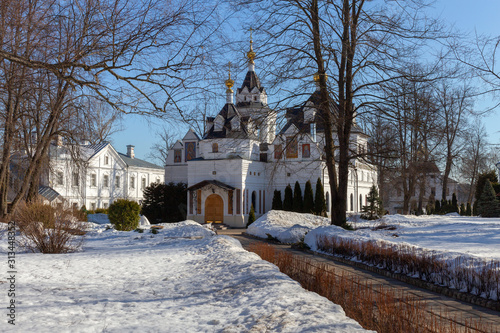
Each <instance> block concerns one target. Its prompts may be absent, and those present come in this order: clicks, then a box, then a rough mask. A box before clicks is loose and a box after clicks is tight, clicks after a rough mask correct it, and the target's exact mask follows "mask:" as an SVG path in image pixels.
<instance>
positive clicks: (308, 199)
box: [303, 180, 314, 214]
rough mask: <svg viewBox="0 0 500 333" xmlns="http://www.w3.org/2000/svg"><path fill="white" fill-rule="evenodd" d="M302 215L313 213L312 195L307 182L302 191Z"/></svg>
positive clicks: (310, 187) (309, 183)
mask: <svg viewBox="0 0 500 333" xmlns="http://www.w3.org/2000/svg"><path fill="white" fill-rule="evenodd" d="M303 208H304V209H303V211H304V213H309V214H313V213H314V194H313V189H312V185H311V182H310V181H309V180H308V181H307V183H306V188H305V190H304V207H303Z"/></svg>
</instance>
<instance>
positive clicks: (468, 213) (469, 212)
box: [465, 202, 472, 216]
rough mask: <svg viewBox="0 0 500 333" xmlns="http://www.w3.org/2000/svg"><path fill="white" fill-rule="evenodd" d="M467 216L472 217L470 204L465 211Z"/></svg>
mask: <svg viewBox="0 0 500 333" xmlns="http://www.w3.org/2000/svg"><path fill="white" fill-rule="evenodd" d="M465 216H472V207H471V205H470V202H468V203H467V208H466V209H465Z"/></svg>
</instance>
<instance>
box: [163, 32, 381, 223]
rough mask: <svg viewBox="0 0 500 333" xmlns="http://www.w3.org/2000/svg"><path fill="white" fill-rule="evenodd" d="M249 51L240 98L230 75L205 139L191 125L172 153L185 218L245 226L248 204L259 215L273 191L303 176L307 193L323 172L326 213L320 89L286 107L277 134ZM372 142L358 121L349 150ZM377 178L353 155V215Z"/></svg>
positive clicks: (169, 166)
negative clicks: (183, 188)
mask: <svg viewBox="0 0 500 333" xmlns="http://www.w3.org/2000/svg"><path fill="white" fill-rule="evenodd" d="M247 56H248V72H247V74H246V76H245V79H244V81H243V83H242V85H241V88H239V89H237V91H236V101H235V100H234V98H233V94H234V92H233V90H232V87H233V85H234V81H233V80H232V79H231V74H229V79H228V80H226V86H227V90H226V95H227V97H226V104H225V105H224V107H223V108H222V110H220V112H219V114H218V115H217V116H216V117H207V119H206V132H205V133H204V135H203V137H201V138H200V137H199V136H198V135H197V134H196V133H195V132H194V131H193V130H189V131H188V132H187V134H186V135H185V136H184V138H183V139H182V140H179V141H177V142H176V143H175V145H174V146H173V147H172V149H171V150H169V153H168V157H167V160H166V166H165V182H166V183H168V182H170V181H172V182H185V183H187V184H188V198H187V207H188V208H187V218H188V219H191V220H195V221H197V222H199V223H205V222H213V223H224V224H226V225H229V226H232V227H244V226H246V223H247V220H248V214H249V212H250V209H251V205H253V207H254V209H255V215H256V217H257V218H258V217H259V216H261V215H262V214H265V213H266V212H267V211H269V210H271V205H272V199H273V193H274V190H280V191H281V197H282V198H284V190H285V187H286V186H287V185H288V184H290V185H291V186H292V188H293V186H294V184H295V182H296V181H298V182H299V184H300V185H301V188H302V192H304V188H305V183H306V182H307V181H308V180H309V181H310V182H311V184H312V185H313V189H315V184H316V181H317V179H318V177H319V178H320V179H321V181H322V183H323V185H324V188H325V197H326V198H325V199H326V202H327V213H328V214H329V213H330V211H331V207H330V205H331V204H332V203H331V202H330V201H331V200H330V193H331V191H330V190H329V178H328V172H327V169H326V163H325V158H324V157H323V147H324V146H325V143H324V136H325V133H324V130H323V127H322V126H321V122H320V121H319V115H318V109H317V103H316V102H317V100H318V94H319V92H312V94H311V95H310V97H309V98H308V99H307V100H306V101H305V102H304V103H302V104H301V105H299V106H297V107H294V108H290V109H288V110H286V124H285V126H284V127H283V128H281V129H280V130H279V131H278V132H277V129H276V118H277V114H276V112H275V111H274V110H272V109H270V108H269V106H268V103H267V93H266V90H265V88H264V87H263V86H262V85H261V83H260V80H259V78H258V76H257V74H256V73H255V64H254V58H255V53H254V52H253V49H252V41H250V51H249V52H248V54H247ZM333 135H334V136H335V133H333ZM367 139H368V136H367V135H366V134H364V133H363V132H362V131H361V130H360V128H359V127H358V126H357V125H354V126H353V130H352V133H351V142H352V149H357V150H361V151H363V150H364V151H366V145H367ZM376 179H377V172H376V169H375V167H373V166H372V165H370V164H367V163H365V162H363V161H361V160H353V162H352V168H351V170H350V172H349V187H348V202H347V203H348V206H347V209H348V211H349V212H352V213H355V212H359V211H360V210H361V207H362V206H363V205H366V204H367V202H366V198H367V195H368V192H369V190H370V187H371V186H372V185H373V184H375V183H376ZM333 204H335V203H333Z"/></svg>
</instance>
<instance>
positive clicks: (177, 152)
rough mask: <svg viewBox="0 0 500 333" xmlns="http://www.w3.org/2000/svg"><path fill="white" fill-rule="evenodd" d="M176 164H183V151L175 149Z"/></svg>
mask: <svg viewBox="0 0 500 333" xmlns="http://www.w3.org/2000/svg"><path fill="white" fill-rule="evenodd" d="M174 163H182V149H174Z"/></svg>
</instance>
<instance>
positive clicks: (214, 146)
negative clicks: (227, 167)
mask: <svg viewBox="0 0 500 333" xmlns="http://www.w3.org/2000/svg"><path fill="white" fill-rule="evenodd" d="M218 152H219V144H218V143H217V142H213V143H212V153H218Z"/></svg>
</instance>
